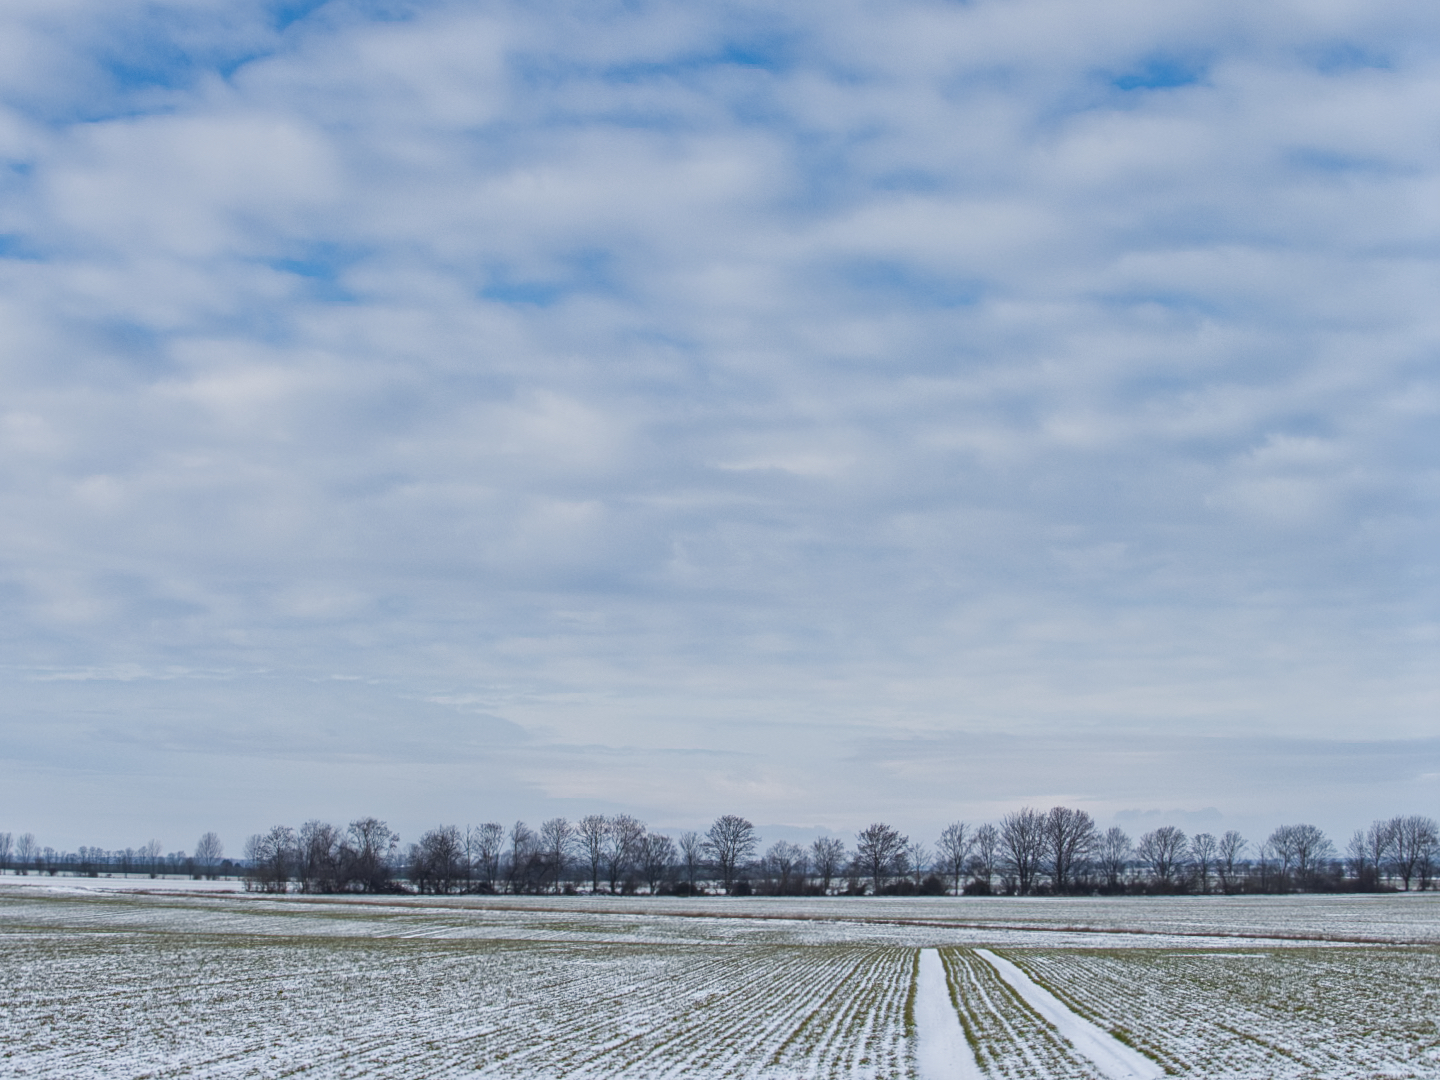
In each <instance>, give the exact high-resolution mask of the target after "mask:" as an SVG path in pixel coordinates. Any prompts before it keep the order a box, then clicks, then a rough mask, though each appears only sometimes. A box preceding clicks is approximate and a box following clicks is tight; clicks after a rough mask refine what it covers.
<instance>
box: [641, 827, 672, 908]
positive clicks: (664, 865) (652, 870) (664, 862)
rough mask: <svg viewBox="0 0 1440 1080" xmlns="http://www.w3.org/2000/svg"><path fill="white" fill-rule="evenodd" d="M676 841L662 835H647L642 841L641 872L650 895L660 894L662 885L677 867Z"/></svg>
mask: <svg viewBox="0 0 1440 1080" xmlns="http://www.w3.org/2000/svg"><path fill="white" fill-rule="evenodd" d="M675 855H676V852H675V841H674V840H671V839H670V837H668V836H662V835H661V834H660V833H647V834H646V835H645V836H644V837H642V838H641V840H640V871H641V873H643V874H644V875H645V884H646V885H647V886H649V888H650V895H651V896H655V895H657V894H658V893H659V892H660V885H661V883H663V882H664V880H665V879H666V878H667V877H668V876H669V875H670V870H671V869H672V868H673V867H674V865H675Z"/></svg>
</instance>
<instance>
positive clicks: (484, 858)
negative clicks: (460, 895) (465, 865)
mask: <svg viewBox="0 0 1440 1080" xmlns="http://www.w3.org/2000/svg"><path fill="white" fill-rule="evenodd" d="M470 847H471V850H473V851H474V853H475V866H476V868H477V869H478V870H479V871H480V881H481V883H482V884H483V885H484V886H485V888H486V889H488V890H489V891H491V892H494V891H495V883H496V882H497V881H498V880H499V878H500V853H501V852H502V851H503V850H504V848H505V826H503V825H501V824H500V823H499V822H498V821H487V822H485V824H483V825H477V826H475V829H474V830H473V832H472V833H471V838H470Z"/></svg>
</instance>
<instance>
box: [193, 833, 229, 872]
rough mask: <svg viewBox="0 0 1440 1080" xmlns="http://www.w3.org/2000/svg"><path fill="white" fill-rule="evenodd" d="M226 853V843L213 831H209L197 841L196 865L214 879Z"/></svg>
mask: <svg viewBox="0 0 1440 1080" xmlns="http://www.w3.org/2000/svg"><path fill="white" fill-rule="evenodd" d="M224 855H225V845H224V844H222V843H221V842H220V837H219V836H217V835H216V834H215V833H213V832H207V833H206V834H205V835H204V836H202V837H200V839H199V840H197V841H196V842H195V867H196V869H198V870H199V871H200V873H202V874H204V875H205V876H206V877H208V878H210V879H212V880H213V879H214V877H215V869H216V867H218V866H219V865H220V860H221V858H223V857H224Z"/></svg>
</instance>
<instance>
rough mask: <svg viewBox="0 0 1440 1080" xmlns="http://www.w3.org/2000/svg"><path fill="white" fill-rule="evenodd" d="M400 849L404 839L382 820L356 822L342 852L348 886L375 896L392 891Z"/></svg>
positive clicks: (367, 818) (357, 820) (350, 828)
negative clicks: (392, 875) (401, 841)
mask: <svg viewBox="0 0 1440 1080" xmlns="http://www.w3.org/2000/svg"><path fill="white" fill-rule="evenodd" d="M399 845H400V837H399V836H398V835H397V834H396V833H393V832H391V831H390V826H388V825H386V824H385V822H383V821H381V820H380V819H379V818H373V817H364V818H358V819H356V820H355V821H352V822H351V823H350V827H349V828H348V829H347V830H346V831H345V843H344V845H343V846H342V847H341V849H340V858H341V863H342V869H341V873H342V876H343V878H344V881H345V883H346V884H347V885H349V886H351V887H356V886H358V887H359V888H360V889H362V890H364V891H365V892H372V893H376V892H384V891H386V890H387V889H389V888H390V875H391V873H392V860H393V859H394V858H395V849H396V848H397V847H399Z"/></svg>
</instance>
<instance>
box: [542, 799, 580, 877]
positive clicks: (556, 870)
mask: <svg viewBox="0 0 1440 1080" xmlns="http://www.w3.org/2000/svg"><path fill="white" fill-rule="evenodd" d="M574 846H575V826H573V825H571V824H570V822H569V821H567V820H566V819H565V818H563V817H557V818H551V819H550V820H549V821H547V822H545V823H544V824H543V825H541V826H540V847H541V849H542V850H543V851H544V852H545V861H546V863H547V869H548V870H549V872H550V875H551V877H552V878H553V879H554V881H555V891H556V892H559V891H560V885H561V882H562V881H563V880H564V877H565V867H566V865H567V864H568V863H569V861H570V849H571V848H572V847H574Z"/></svg>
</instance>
